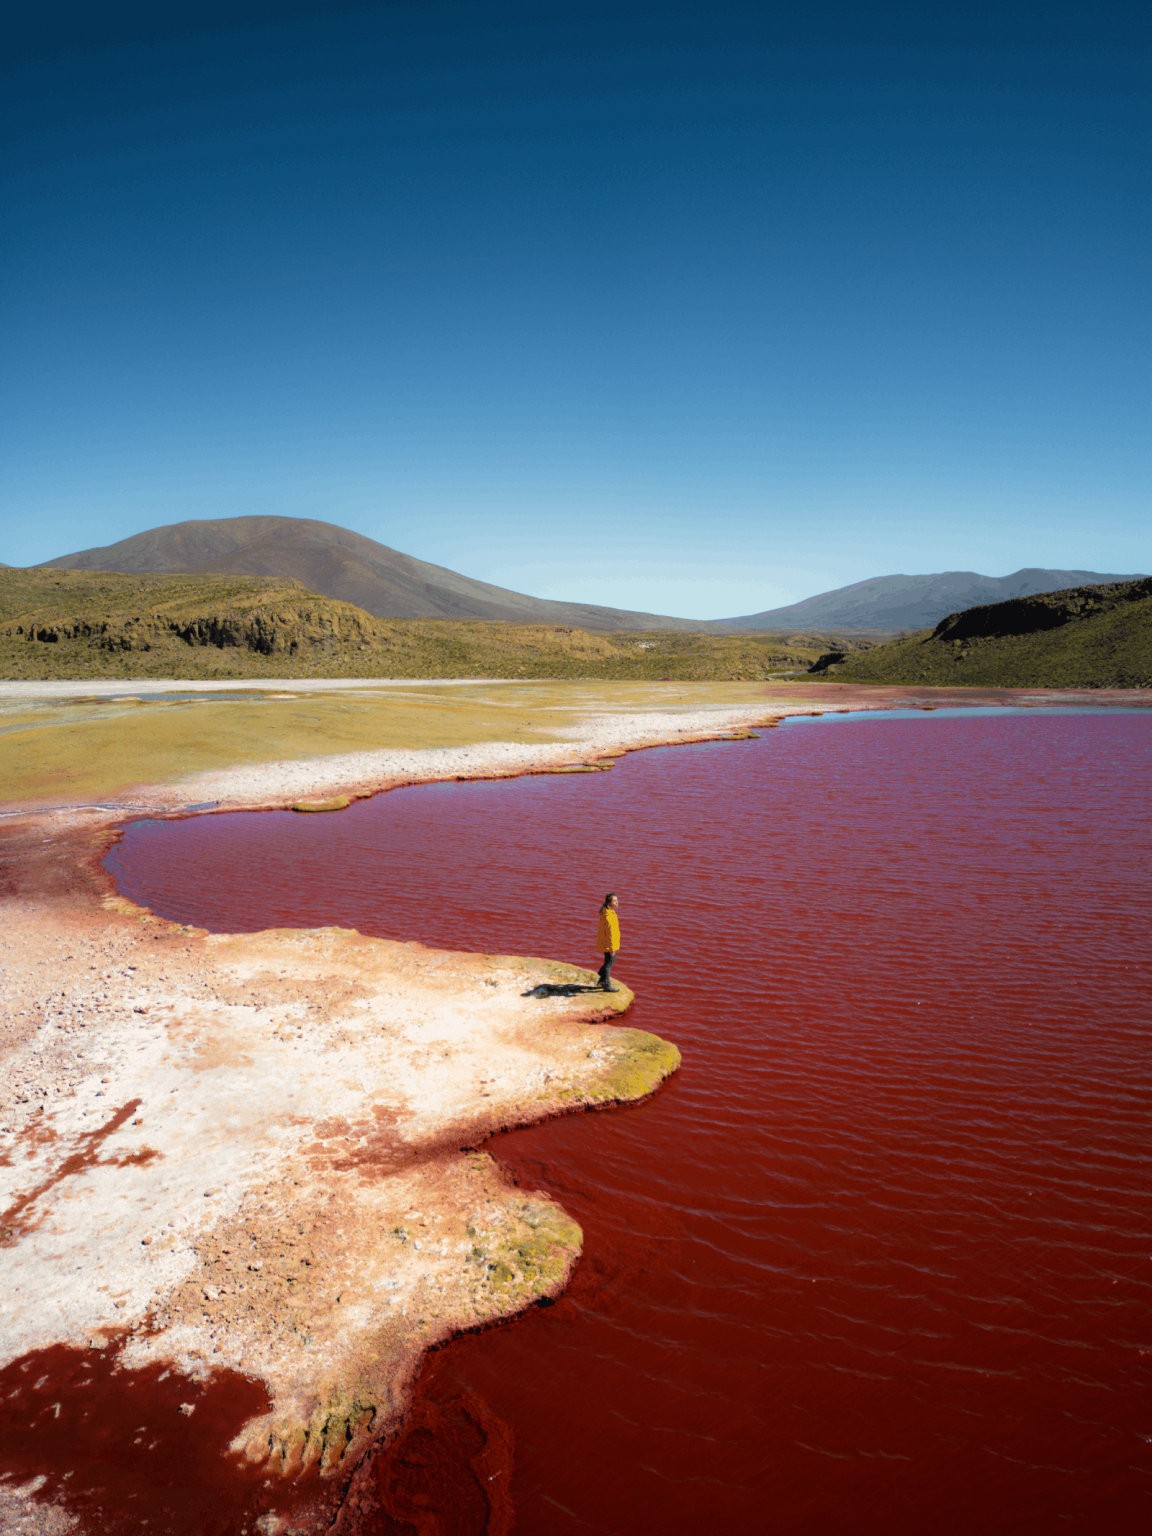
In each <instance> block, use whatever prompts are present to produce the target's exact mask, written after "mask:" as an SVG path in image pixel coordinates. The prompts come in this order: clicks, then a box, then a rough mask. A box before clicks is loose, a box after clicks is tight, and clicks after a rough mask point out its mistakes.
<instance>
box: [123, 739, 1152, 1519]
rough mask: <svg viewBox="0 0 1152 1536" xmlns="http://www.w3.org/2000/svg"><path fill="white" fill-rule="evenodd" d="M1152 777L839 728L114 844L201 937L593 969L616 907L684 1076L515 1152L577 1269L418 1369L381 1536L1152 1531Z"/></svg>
mask: <svg viewBox="0 0 1152 1536" xmlns="http://www.w3.org/2000/svg"><path fill="white" fill-rule="evenodd" d="M1150 768H1152V715H1147V714H1145V715H1139V714H1133V713H1101V712H1096V713H1093V714H1086V713H1085V714H1073V713H1063V714H1061V713H1051V714H1038V713H1034V712H1021V713H1013V712H1008V711H1003V710H996V711H994V712H990V715H984V714H979V715H977V714H974V713H968V714H960V715H950V716H945V715H943V714H941V713H937V714H935V715H923V714H914V715H912V716H911V717H910V718H905V717H900V716H880V717H876V716H873V717H863V718H861V717H854V718H846V717H845V718H831V719H828V718H826V719H825V720H823V721H796V722H792V723H790V724H788V725H786V726H785V727H783V728H781V729H778V730H775V731H771V732H768V733H766V734H765V735H764V737H763V738H762V739H761V740H759V741H753V742H747V743H740V744H719V743H718V744H708V745H701V746H694V747H679V748H671V749H664V750H658V751H653V752H646V753H641V754H637V755H635V756H633V757H629V758H628V759H627V760H626V761H625V762H623V763H622V764H621V765H619V766H618V767H617V768H615V769H614V770H613V771H612V773H611V774H597V775H585V776H574V777H567V778H529V779H520V780H516V781H509V782H495V783H476V784H448V785H433V786H425V787H420V788H414V789H408V790H403V791H398V792H396V793H393V794H388V795H383V796H380V797H378V798H376V799H375V800H371V801H365V802H361V803H359V804H357V805H355V806H353V807H352V808H351V809H349V810H347V811H345V812H343V813H341V814H339V815H332V816H324V817H301V816H294V815H292V814H291V813H264V814H244V815H230V816H210V817H200V818H197V819H192V820H186V821H183V822H176V823H162V822H151V823H147V822H146V823H138V824H136V825H134V826H133V827H131V828H130V829H129V830H128V832H127V835H126V837H125V839H124V842H123V844H122V846H121V847H120V848H119V849H117V850H116V851H115V852H114V854H113V855H112V856H111V857H110V859H109V864H110V866H111V867H112V868H113V869H114V870H115V871H116V872H117V875H118V877H119V879H120V883H121V888H122V889H123V890H124V892H125V893H126V894H127V895H129V896H131V897H133V898H134V899H135V900H138V901H142V902H146V903H147V904H149V905H151V906H153V907H154V908H156V909H157V910H159V911H161V912H163V913H165V914H167V915H169V916H171V917H173V918H178V919H182V920H184V921H188V922H192V923H197V924H201V925H204V926H208V927H212V928H218V929H254V928H257V927H265V926H274V925H283V924H307V925H313V924H327V923H341V924H346V925H349V926H353V927H357V928H360V929H362V930H364V931H366V932H371V933H377V934H383V935H387V936H392V937H401V938H419V939H422V940H424V941H425V942H427V943H429V944H432V945H442V946H449V947H454V948H466V949H479V950H487V951H494V952H512V953H523V954H540V955H548V956H554V957H557V958H562V959H567V960H572V961H576V962H578V963H582V964H590V963H593V962H594V961H595V959H596V956H595V954H594V953H593V946H594V936H595V927H596V924H595V910H596V906H597V903H598V902H599V900H600V899H601V898H602V896H603V894H604V892H605V891H606V890H608V889H612V888H614V889H616V890H617V891H618V892H619V893H620V908H621V918H622V926H623V950H622V954H621V958H620V960H619V962H618V966H617V969H618V974H619V975H620V977H621V978H622V979H623V980H625V981H627V982H628V983H629V985H631V986H633V987H635V988H636V990H637V992H638V995H639V1001H638V1002H637V1004H636V1007H635V1009H634V1011H633V1013H632V1015H631V1021H632V1022H634V1023H635V1024H636V1025H637V1026H638V1027H640V1028H645V1029H650V1030H654V1031H656V1032H657V1033H660V1034H664V1035H666V1036H668V1037H670V1038H671V1039H674V1040H675V1041H677V1042H678V1044H679V1045H680V1046H681V1048H682V1050H683V1054H684V1066H683V1069H682V1071H681V1073H680V1074H679V1075H678V1077H677V1078H675V1079H673V1080H672V1081H671V1082H670V1083H669V1084H667V1085H666V1086H665V1087H664V1089H662V1091H661V1092H660V1093H659V1094H658V1095H657V1096H656V1097H655V1098H654V1099H652V1100H651V1101H649V1102H648V1103H646V1104H643V1105H640V1106H638V1107H635V1108H633V1109H630V1110H627V1111H622V1112H617V1113H611V1114H598V1115H582V1116H574V1117H572V1118H569V1119H564V1120H558V1121H553V1122H551V1123H549V1124H546V1125H543V1126H540V1127H537V1128H535V1129H529V1130H524V1131H518V1132H514V1133H512V1134H510V1135H507V1136H503V1137H499V1138H497V1139H496V1140H495V1141H494V1142H493V1143H492V1144H491V1145H492V1149H493V1150H494V1151H495V1152H496V1153H497V1155H498V1156H499V1157H500V1158H501V1159H503V1160H504V1161H505V1163H507V1164H508V1165H509V1166H510V1167H511V1168H512V1169H513V1170H514V1171H515V1172H516V1173H517V1174H518V1175H519V1177H520V1178H521V1179H522V1181H523V1182H525V1183H526V1184H529V1185H532V1186H535V1187H540V1188H544V1189H547V1190H549V1191H550V1192H551V1193H552V1194H554V1195H555V1196H556V1197H557V1198H558V1199H559V1200H560V1201H561V1202H562V1204H563V1205H564V1206H565V1207H566V1208H567V1209H568V1210H569V1211H570V1212H571V1213H572V1214H573V1215H574V1216H575V1217H576V1219H577V1220H578V1221H579V1222H580V1223H581V1225H582V1226H583V1228H584V1232H585V1251H584V1257H583V1259H582V1261H581V1263H580V1265H579V1266H578V1269H577V1272H576V1275H575V1277H574V1279H573V1282H572V1284H571V1286H570V1288H569V1290H568V1292H567V1293H566V1295H565V1296H564V1297H563V1298H562V1299H561V1300H560V1301H559V1302H558V1303H557V1305H556V1306H554V1307H552V1308H550V1309H548V1310H542V1311H538V1312H535V1313H533V1314H531V1315H530V1316H528V1317H526V1318H523V1319H520V1320H518V1321H516V1322H515V1323H513V1324H511V1325H509V1326H507V1327H505V1328H502V1329H498V1330H495V1331H492V1332H490V1333H487V1334H484V1335H479V1336H470V1337H465V1338H462V1339H458V1340H456V1341H454V1342H453V1343H452V1344H450V1345H449V1346H448V1347H447V1348H445V1349H444V1350H442V1351H440V1352H438V1353H437V1354H435V1355H433V1356H431V1357H430V1358H429V1361H428V1363H427V1365H426V1368H425V1370H424V1373H423V1376H422V1381H421V1387H420V1395H419V1399H418V1412H417V1414H416V1417H415V1419H414V1421H413V1422H414V1430H413V1435H412V1436H410V1437H409V1438H408V1439H407V1440H406V1441H402V1442H401V1443H400V1444H399V1445H398V1446H397V1447H396V1448H394V1449H393V1450H392V1451H391V1452H389V1453H386V1454H384V1455H382V1456H381V1457H379V1458H378V1460H377V1463H376V1464H375V1466H374V1468H373V1475H374V1478H375V1484H376V1487H377V1489H379V1490H381V1491H382V1492H383V1493H385V1494H387V1498H386V1499H385V1506H386V1508H387V1509H389V1510H390V1511H391V1513H390V1514H387V1515H377V1516H375V1517H373V1518H372V1519H371V1520H367V1519H366V1520H365V1521H364V1522H363V1524H362V1526H361V1529H362V1530H363V1531H365V1532H369V1531H375V1532H385V1531H387V1532H401V1531H413V1530H419V1531H422V1532H428V1533H432V1532H442V1533H444V1536H449V1533H452V1536H456V1533H463V1532H466V1531H473V1530H475V1531H482V1530H484V1529H485V1523H486V1520H487V1519H488V1517H487V1515H486V1514H485V1511H486V1510H488V1509H491V1510H493V1511H494V1512H495V1513H494V1515H493V1517H492V1520H491V1521H490V1522H489V1527H490V1529H491V1530H492V1531H493V1532H495V1531H496V1530H497V1529H499V1530H505V1529H507V1528H508V1521H509V1511H510V1510H511V1511H514V1516H515V1531H516V1533H517V1536H544V1533H548V1536H555V1533H572V1536H576V1533H578V1532H589V1531H592V1532H603V1533H620V1536H640V1533H645V1536H646V1533H656V1532H660V1533H667V1532H677V1533H678V1532H711V1531H725V1532H727V1531H740V1532H743V1531H757V1532H758V1531H767V1530H771V1531H776V1532H780V1533H786V1536H809V1533H811V1536H828V1533H837V1536H840V1533H861V1536H864V1533H867V1536H872V1533H877V1536H878V1533H885V1536H888V1533H891V1532H901V1533H906V1532H907V1533H921V1532H924V1533H931V1536H947V1533H953V1532H954V1533H957V1536H959V1533H964V1536H971V1533H974V1532H979V1533H995V1532H1004V1533H1012V1536H1021V1533H1033V1532H1034V1533H1037V1536H1039V1533H1044V1536H1048V1533H1050V1532H1053V1531H1057V1530H1065V1529H1068V1530H1073V1531H1076V1530H1079V1531H1084V1532H1088V1533H1093V1536H1095V1533H1121V1536H1124V1533H1128V1532H1137V1531H1139V1532H1141V1533H1143V1532H1144V1531H1145V1530H1146V1529H1148V1520H1149V1516H1150V1515H1152V1497H1150V1494H1152V1394H1149V1393H1148V1390H1147V1389H1148V1385H1149V1377H1150V1375H1152V1372H1150V1367H1152V1316H1150V1312H1149V1301H1150V1300H1152V1284H1150V1282H1152V1199H1150V1195H1152V1185H1150V1183H1149V1178H1148V1165H1147V1159H1146V1152H1147V1146H1148V1133H1149V1124H1150V1121H1149V1098H1150V1091H1149V1090H1150V1088H1152V1054H1150V1052H1149V1049H1148V1024H1149V1017H1150V1013H1152V1009H1150V1007H1149V1000H1150V992H1152V989H1150V987H1149V980H1150V970H1152V966H1150V961H1152V944H1150V940H1149V933H1148V897H1149V887H1150V884H1152V879H1150V874H1149V871H1150V867H1152V866H1150V860H1149V854H1150V853H1152V829H1150V826H1149V814H1148V812H1149V796H1148V784H1149V770H1150ZM438 1425H439V1426H441V1427H442V1431H443V1432H441V1430H440V1429H438V1428H437V1426H438ZM444 1426H446V1427H444ZM484 1426H487V1428H485V1427H484ZM493 1426H495V1428H493ZM493 1445H498V1446H503V1448H504V1449H503V1452H502V1453H501V1454H500V1455H497V1454H496V1452H495V1451H492V1452H491V1454H489V1451H490V1450H491V1447H492V1446H493ZM485 1446H487V1447H488V1448H489V1451H486V1450H485ZM513 1447H514V1449H513ZM485 1456H487V1460H485ZM478 1469H481V1470H478ZM490 1486H495V1487H498V1488H499V1492H498V1494H494V1495H493V1496H492V1497H491V1498H488V1499H487V1500H486V1499H485V1497H482V1495H483V1494H484V1490H485V1488H486V1487H490Z"/></svg>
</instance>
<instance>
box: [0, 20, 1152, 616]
mask: <svg viewBox="0 0 1152 1536" xmlns="http://www.w3.org/2000/svg"><path fill="white" fill-rule="evenodd" d="M1140 9H1141V8H1140V7H1138V6H1134V5H1132V4H1130V3H1125V4H1123V5H1120V4H1113V3H1112V0H1093V3H1091V4H1075V5H1065V4H1062V3H1061V0H1042V3H1037V4H1035V5H1022V4H1017V3H1015V0H1000V3H995V4H984V3H983V0H971V3H969V0H961V3H953V4H949V3H937V4H924V3H923V0H916V3H914V4H910V5H907V6H899V5H885V4H883V3H879V4H871V3H868V0H853V3H851V4H849V5H846V6H837V5H831V4H821V3H819V0H812V3H794V4H784V5H779V6H772V5H771V4H766V3H762V4H756V5H752V6H744V5H733V4H725V3H724V0H714V3H705V0H701V3H696V4H681V5H677V4H646V3H631V0H615V3H612V4H603V5H602V4H600V3H599V0H581V3H579V4H572V3H570V0H549V3H547V4H541V3H539V0H533V3H532V4H502V3H499V0H489V3H484V4H460V5H442V4H438V3H436V0H424V3H419V4H411V5H371V6H361V7H355V8H349V7H342V6H340V5H339V3H336V4H333V3H328V4H326V5H323V6H319V5H317V4H314V3H307V0H298V3H296V4H292V3H291V0H286V3H283V4H263V5H261V4H258V3H251V0H232V3H229V4H221V3H218V0H199V3H196V4H188V3H186V0H170V3H166V4H164V5H157V4H154V3H153V4H149V5H148V6H147V7H139V8H137V7H129V6H124V5H120V4H117V3H116V0H110V3H109V4H106V5H102V6H96V5H92V4H91V3H90V0H85V4H84V5H82V6H70V5H59V4H53V3H52V0H43V3H41V4H40V5H38V6H35V7H26V8H25V11H26V15H25V16H24V17H23V19H18V20H17V21H16V22H15V24H14V26H15V31H14V32H9V35H8V37H7V38H6V52H7V55H8V62H7V65H6V66H5V69H6V74H5V78H4V79H3V80H2V81H0V87H2V92H3V96H4V98H5V102H6V105H5V106H4V109H3V110H4V114H5V118H4V121H5V130H4V132H5V140H6V147H5V150H4V154H3V157H2V164H0V178H2V181H3V205H4V209H5V212H4V221H5V225H6V229H5V233H4V239H3V244H2V247H0V288H2V291H3V297H2V303H3V316H2V324H3V363H2V367H3V378H2V382H0V392H2V394H0V414H2V417H3V423H2V431H3V449H2V463H0V495H2V498H3V500H2V506H3V526H2V529H0V534H2V536H0V559H3V560H5V561H7V562H8V563H9V564H16V565H22V564H30V563H34V562H36V561H38V560H45V559H50V558H51V557H53V556H54V555H59V554H64V553H67V552H69V551H71V550H75V549H82V548H87V547H90V546H91V545H94V544H106V543H110V542H112V541H114V540H116V539H120V538H124V537H126V536H127V535H129V534H131V533H136V532H140V531H142V530H143V529H146V528H150V527H155V526H156V525H158V524H161V523H169V522H177V521H180V520H182V519H184V518H192V517H224V516H235V515H239V514H243V513H254V512H266V513H285V514H288V515H292V516H301V517H319V518H323V519H326V520H328V521H331V522H335V523H340V524H343V525H344V526H346V527H349V528H354V529H357V530H358V531H360V532H362V533H365V534H368V535H369V536H370V537H372V538H376V539H379V540H381V541H382V542H383V543H386V544H390V545H392V546H394V547H395V548H398V549H402V550H404V551H406V552H408V553H410V554H413V555H417V556H419V557H421V558H422V559H426V560H432V561H435V562H437V563H438V564H441V565H447V566H450V567H452V568H453V569H455V570H459V571H462V572H464V573H465V574H467V575H470V576H475V577H479V578H481V579H484V580H487V581H492V582H496V583H498V584H500V585H501V586H507V587H512V588H515V589H517V590H520V591H525V592H530V593H533V594H535V595H537V596H541V597H554V598H566V599H580V600H586V601H593V602H601V603H608V604H611V605H613V606H618V607H628V608H643V609H650V610H654V611H657V612H664V613H674V614H680V615H684V616H687V617H707V618H715V617H720V616H726V615H729V614H737V613H748V612H753V611H756V610H759V609H763V608H766V607H771V606H776V605H779V604H783V603H788V602H792V601H795V600H797V599H800V598H803V597H807V596H810V595H811V594H812V593H814V592H818V591H823V590H827V589H829V588H833V587H838V586H841V585H844V584H846V583H848V582H851V581H859V580H863V579H864V578H866V577H869V576H877V575H884V574H888V573H891V572H897V571H905V572H918V571H937V570H948V569H973V570H979V571H983V572H985V573H986V574H989V575H1003V574H1006V573H1007V572H1009V571H1012V570H1014V569H1016V568H1017V567H1019V566H1022V565H1042V566H1055V567H1063V568H1087V569H1093V570H1101V571H1116V572H1128V571H1133V572H1135V571H1148V570H1150V569H1152V518H1150V517H1149V513H1148V489H1149V453H1148V430H1147V429H1148V424H1149V405H1150V403H1152V390H1150V388H1149V383H1150V377H1149V356H1150V355H1152V354H1150V348H1149V342H1150V340H1152V336H1150V330H1152V327H1150V326H1149V288H1148V279H1149V254H1150V252H1149V240H1148V235H1149V208H1150V201H1149V195H1148V193H1149V188H1148V175H1147V172H1148V150H1149V143H1148V132H1147V130H1148V125H1149V110H1148V108H1149V103H1148V95H1147V82H1148V78H1149V76H1148V40H1149V37H1148V33H1149V28H1148V24H1147V22H1144V23H1141V20H1140V16H1139V12H1140ZM1141 28H1142V29H1141Z"/></svg>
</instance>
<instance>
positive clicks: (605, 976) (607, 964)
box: [598, 949, 616, 987]
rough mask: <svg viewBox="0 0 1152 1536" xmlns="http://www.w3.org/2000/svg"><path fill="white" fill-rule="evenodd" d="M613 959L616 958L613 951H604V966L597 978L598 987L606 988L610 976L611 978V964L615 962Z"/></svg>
mask: <svg viewBox="0 0 1152 1536" xmlns="http://www.w3.org/2000/svg"><path fill="white" fill-rule="evenodd" d="M615 958H616V955H615V952H614V951H613V950H611V949H606V950H605V951H604V964H603V965H602V966H601V967H600V975H599V978H598V980H599V983H600V985H601V986H602V987H606V986H607V985H608V982H609V980H610V979H611V976H612V962H613V961H614V960H615Z"/></svg>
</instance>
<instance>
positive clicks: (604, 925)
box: [596, 907, 620, 954]
mask: <svg viewBox="0 0 1152 1536" xmlns="http://www.w3.org/2000/svg"><path fill="white" fill-rule="evenodd" d="M596 948H597V949H598V950H600V952H601V953H602V954H606V953H607V952H608V950H610V949H611V950H617V949H619V948H620V919H619V918H618V917H617V916H616V914H615V912H613V910H612V908H611V907H601V908H600V926H599V928H597V930H596Z"/></svg>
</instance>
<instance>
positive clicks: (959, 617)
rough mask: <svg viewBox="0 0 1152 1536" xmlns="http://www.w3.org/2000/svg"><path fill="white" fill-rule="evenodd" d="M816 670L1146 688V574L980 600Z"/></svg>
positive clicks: (837, 655)
mask: <svg viewBox="0 0 1152 1536" xmlns="http://www.w3.org/2000/svg"><path fill="white" fill-rule="evenodd" d="M814 675H815V676H817V677H825V678H834V679H835V681H836V682H841V683H884V684H890V685H891V684H913V685H920V686H924V685H928V686H932V687H936V686H939V687H947V688H955V687H957V686H964V685H970V686H973V687H981V688H1150V687H1152V578H1150V577H1144V578H1142V579H1141V580H1138V581H1121V582H1114V583H1112V584H1110V585H1107V586H1087V587H1070V588H1068V589H1067V590H1065V591H1063V592H1046V593H1043V594H1042V595H1040V596H1035V597H1019V598H1014V599H1012V600H1011V601H1010V602H1006V603H987V604H984V605H982V606H980V607H977V608H969V609H966V610H965V611H964V612H962V613H953V614H950V615H949V616H948V617H947V618H946V619H942V620H941V622H940V623H939V624H937V626H936V628H935V629H934V630H931V631H927V630H923V631H920V632H919V633H917V634H914V635H908V636H905V637H903V638H902V639H899V640H895V641H893V642H891V643H890V644H887V645H877V646H874V647H872V648H871V649H870V650H868V651H866V652H863V653H858V654H856V655H846V654H844V653H843V652H837V651H834V652H831V653H829V654H828V655H826V656H824V657H822V658H821V660H820V661H819V662H818V663H817V664H816V667H815V669H814Z"/></svg>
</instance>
